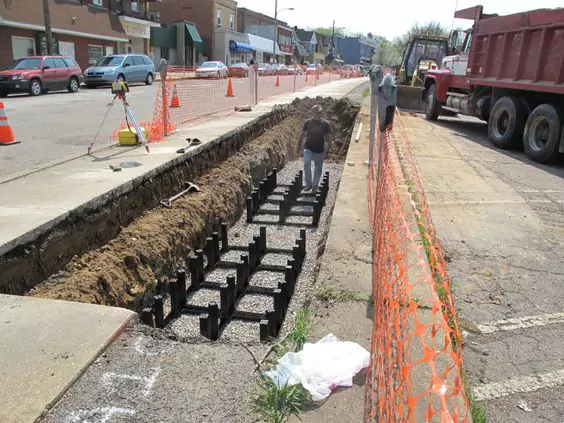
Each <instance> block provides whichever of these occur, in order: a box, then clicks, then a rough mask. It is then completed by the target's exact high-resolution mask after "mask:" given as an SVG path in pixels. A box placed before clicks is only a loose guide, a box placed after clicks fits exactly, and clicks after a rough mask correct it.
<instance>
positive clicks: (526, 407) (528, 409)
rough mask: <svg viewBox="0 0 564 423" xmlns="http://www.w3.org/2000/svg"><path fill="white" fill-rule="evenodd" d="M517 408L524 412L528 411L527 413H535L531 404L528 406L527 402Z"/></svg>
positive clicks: (522, 402) (521, 403)
mask: <svg viewBox="0 0 564 423" xmlns="http://www.w3.org/2000/svg"><path fill="white" fill-rule="evenodd" d="M517 407H519V408H520V409H521V410H523V411H526V412H527V413H529V412H531V411H533V410H532V409H531V407H529V404H527V403H526V402H525V401H521V402H520V403H519V405H517Z"/></svg>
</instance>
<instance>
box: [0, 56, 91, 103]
mask: <svg viewBox="0 0 564 423" xmlns="http://www.w3.org/2000/svg"><path fill="white" fill-rule="evenodd" d="M82 81H83V75H82V70H81V69H80V66H78V64H77V63H76V62H75V61H74V59H72V58H70V57H66V56H30V57H23V58H21V59H18V60H16V61H14V63H13V64H12V66H10V67H9V68H8V69H5V70H3V71H0V97H6V96H7V95H8V94H10V93H25V92H27V93H29V95H40V94H43V93H46V92H48V91H51V90H52V91H56V90H64V89H67V90H68V91H69V92H71V93H75V92H77V91H78V90H79V88H80V84H81V83H82Z"/></svg>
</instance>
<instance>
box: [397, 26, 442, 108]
mask: <svg viewBox="0 0 564 423" xmlns="http://www.w3.org/2000/svg"><path fill="white" fill-rule="evenodd" d="M449 52H450V50H449V38H448V37H436V36H430V35H415V36H413V37H411V39H410V40H409V42H408V43H407V46H406V49H405V52H404V55H403V60H402V63H401V64H400V65H399V66H398V69H397V71H396V74H397V75H398V78H397V85H398V106H399V107H401V108H403V109H410V110H422V109H423V110H424V108H425V107H424V104H423V101H422V100H421V92H422V91H423V81H425V74H426V73H427V71H429V70H432V69H438V68H440V66H441V63H442V61H443V58H444V57H445V56H447V55H448V54H449Z"/></svg>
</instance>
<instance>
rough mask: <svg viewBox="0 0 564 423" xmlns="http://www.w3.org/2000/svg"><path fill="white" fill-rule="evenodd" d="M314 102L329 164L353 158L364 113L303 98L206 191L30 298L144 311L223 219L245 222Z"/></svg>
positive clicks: (123, 235) (150, 219) (138, 225)
mask: <svg viewBox="0 0 564 423" xmlns="http://www.w3.org/2000/svg"><path fill="white" fill-rule="evenodd" d="M314 104H320V105H321V106H322V107H323V108H324V110H325V113H324V114H325V115H326V117H327V118H328V119H329V120H330V121H331V124H332V127H333V135H334V142H333V146H332V149H331V152H330V154H329V160H331V159H337V156H338V153H339V151H342V150H343V149H344V150H345V153H346V147H347V146H348V143H349V141H350V137H351V133H352V129H353V128H352V127H353V125H354V120H355V117H356V114H357V112H358V110H359V107H358V106H357V105H354V104H352V103H351V102H350V101H348V100H335V99H330V98H323V99H321V98H317V99H309V98H306V99H303V100H296V101H294V102H293V103H292V105H291V106H290V107H291V111H292V115H291V116H290V117H288V118H286V119H285V120H283V121H282V122H281V123H280V124H278V125H276V126H275V127H273V128H271V129H269V130H268V131H266V132H265V133H264V134H262V135H261V136H260V137H258V138H256V139H254V140H252V141H250V142H248V143H247V144H246V145H244V146H243V147H242V148H241V149H240V150H239V152H238V153H237V154H235V155H233V156H231V157H229V158H228V159H227V160H225V161H223V162H222V163H220V164H218V166H217V167H215V168H213V169H212V170H211V171H209V172H207V173H205V174H203V175H201V176H200V177H198V178H196V180H194V181H192V182H194V183H196V184H197V185H199V187H200V189H201V190H202V192H200V193H195V194H189V195H188V196H186V197H182V198H180V199H179V200H177V201H176V202H175V203H174V207H173V208H172V209H164V208H156V209H153V210H151V211H148V212H146V213H143V214H142V215H140V216H139V217H138V218H137V219H136V220H135V221H134V222H133V223H132V224H130V225H129V226H127V227H126V228H123V229H122V230H121V232H120V234H119V235H118V236H117V237H116V238H115V239H113V240H112V241H110V242H109V243H108V244H106V245H105V246H103V247H101V248H99V249H97V250H94V251H90V252H88V253H86V254H84V255H83V256H81V257H75V258H74V259H73V260H72V261H71V262H70V263H69V264H68V265H67V266H66V267H65V268H64V270H63V271H61V272H59V273H57V274H56V275H53V276H51V277H50V278H49V279H48V280H47V281H45V282H43V283H41V284H39V285H37V286H36V287H35V288H34V289H33V290H32V291H30V292H29V293H28V294H27V295H31V296H37V297H44V298H54V299H62V300H70V301H79V302H87V303H94V304H104V305H111V306H119V307H126V308H130V309H133V310H140V309H141V308H142V307H143V305H144V304H143V303H144V299H145V298H146V293H147V292H151V291H152V290H153V288H154V286H155V283H156V281H157V280H159V279H163V278H166V277H168V276H170V275H171V274H172V272H173V270H174V269H175V268H177V267H179V266H183V265H184V264H185V263H184V261H183V259H185V258H188V256H189V255H190V253H191V252H192V251H194V250H195V249H197V248H200V247H201V246H202V244H203V241H204V239H205V237H206V236H208V234H209V233H210V232H211V230H212V229H217V228H216V227H214V225H216V224H217V222H218V221H220V220H222V221H226V222H234V221H236V220H237V219H238V218H239V216H240V215H241V212H242V210H243V209H244V203H245V197H246V195H247V194H248V193H249V192H250V190H251V187H252V184H253V182H256V181H258V180H260V179H261V178H262V177H264V175H265V173H266V172H267V171H268V170H269V169H271V168H273V167H277V168H282V167H283V165H284V164H285V162H286V161H287V160H288V159H289V158H290V156H289V154H293V152H294V150H295V146H296V142H297V138H298V135H299V133H300V131H301V127H302V125H303V121H304V120H305V119H306V118H307V117H308V115H309V112H310V110H311V107H312V106H313V105H314ZM343 146H345V147H344V148H343Z"/></svg>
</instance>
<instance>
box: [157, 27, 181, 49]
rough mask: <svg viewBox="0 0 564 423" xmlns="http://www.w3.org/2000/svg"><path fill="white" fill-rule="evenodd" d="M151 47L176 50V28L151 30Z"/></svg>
mask: <svg viewBox="0 0 564 423" xmlns="http://www.w3.org/2000/svg"><path fill="white" fill-rule="evenodd" d="M151 46H153V47H166V48H174V49H175V48H176V26H174V25H170V26H165V27H163V28H151Z"/></svg>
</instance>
